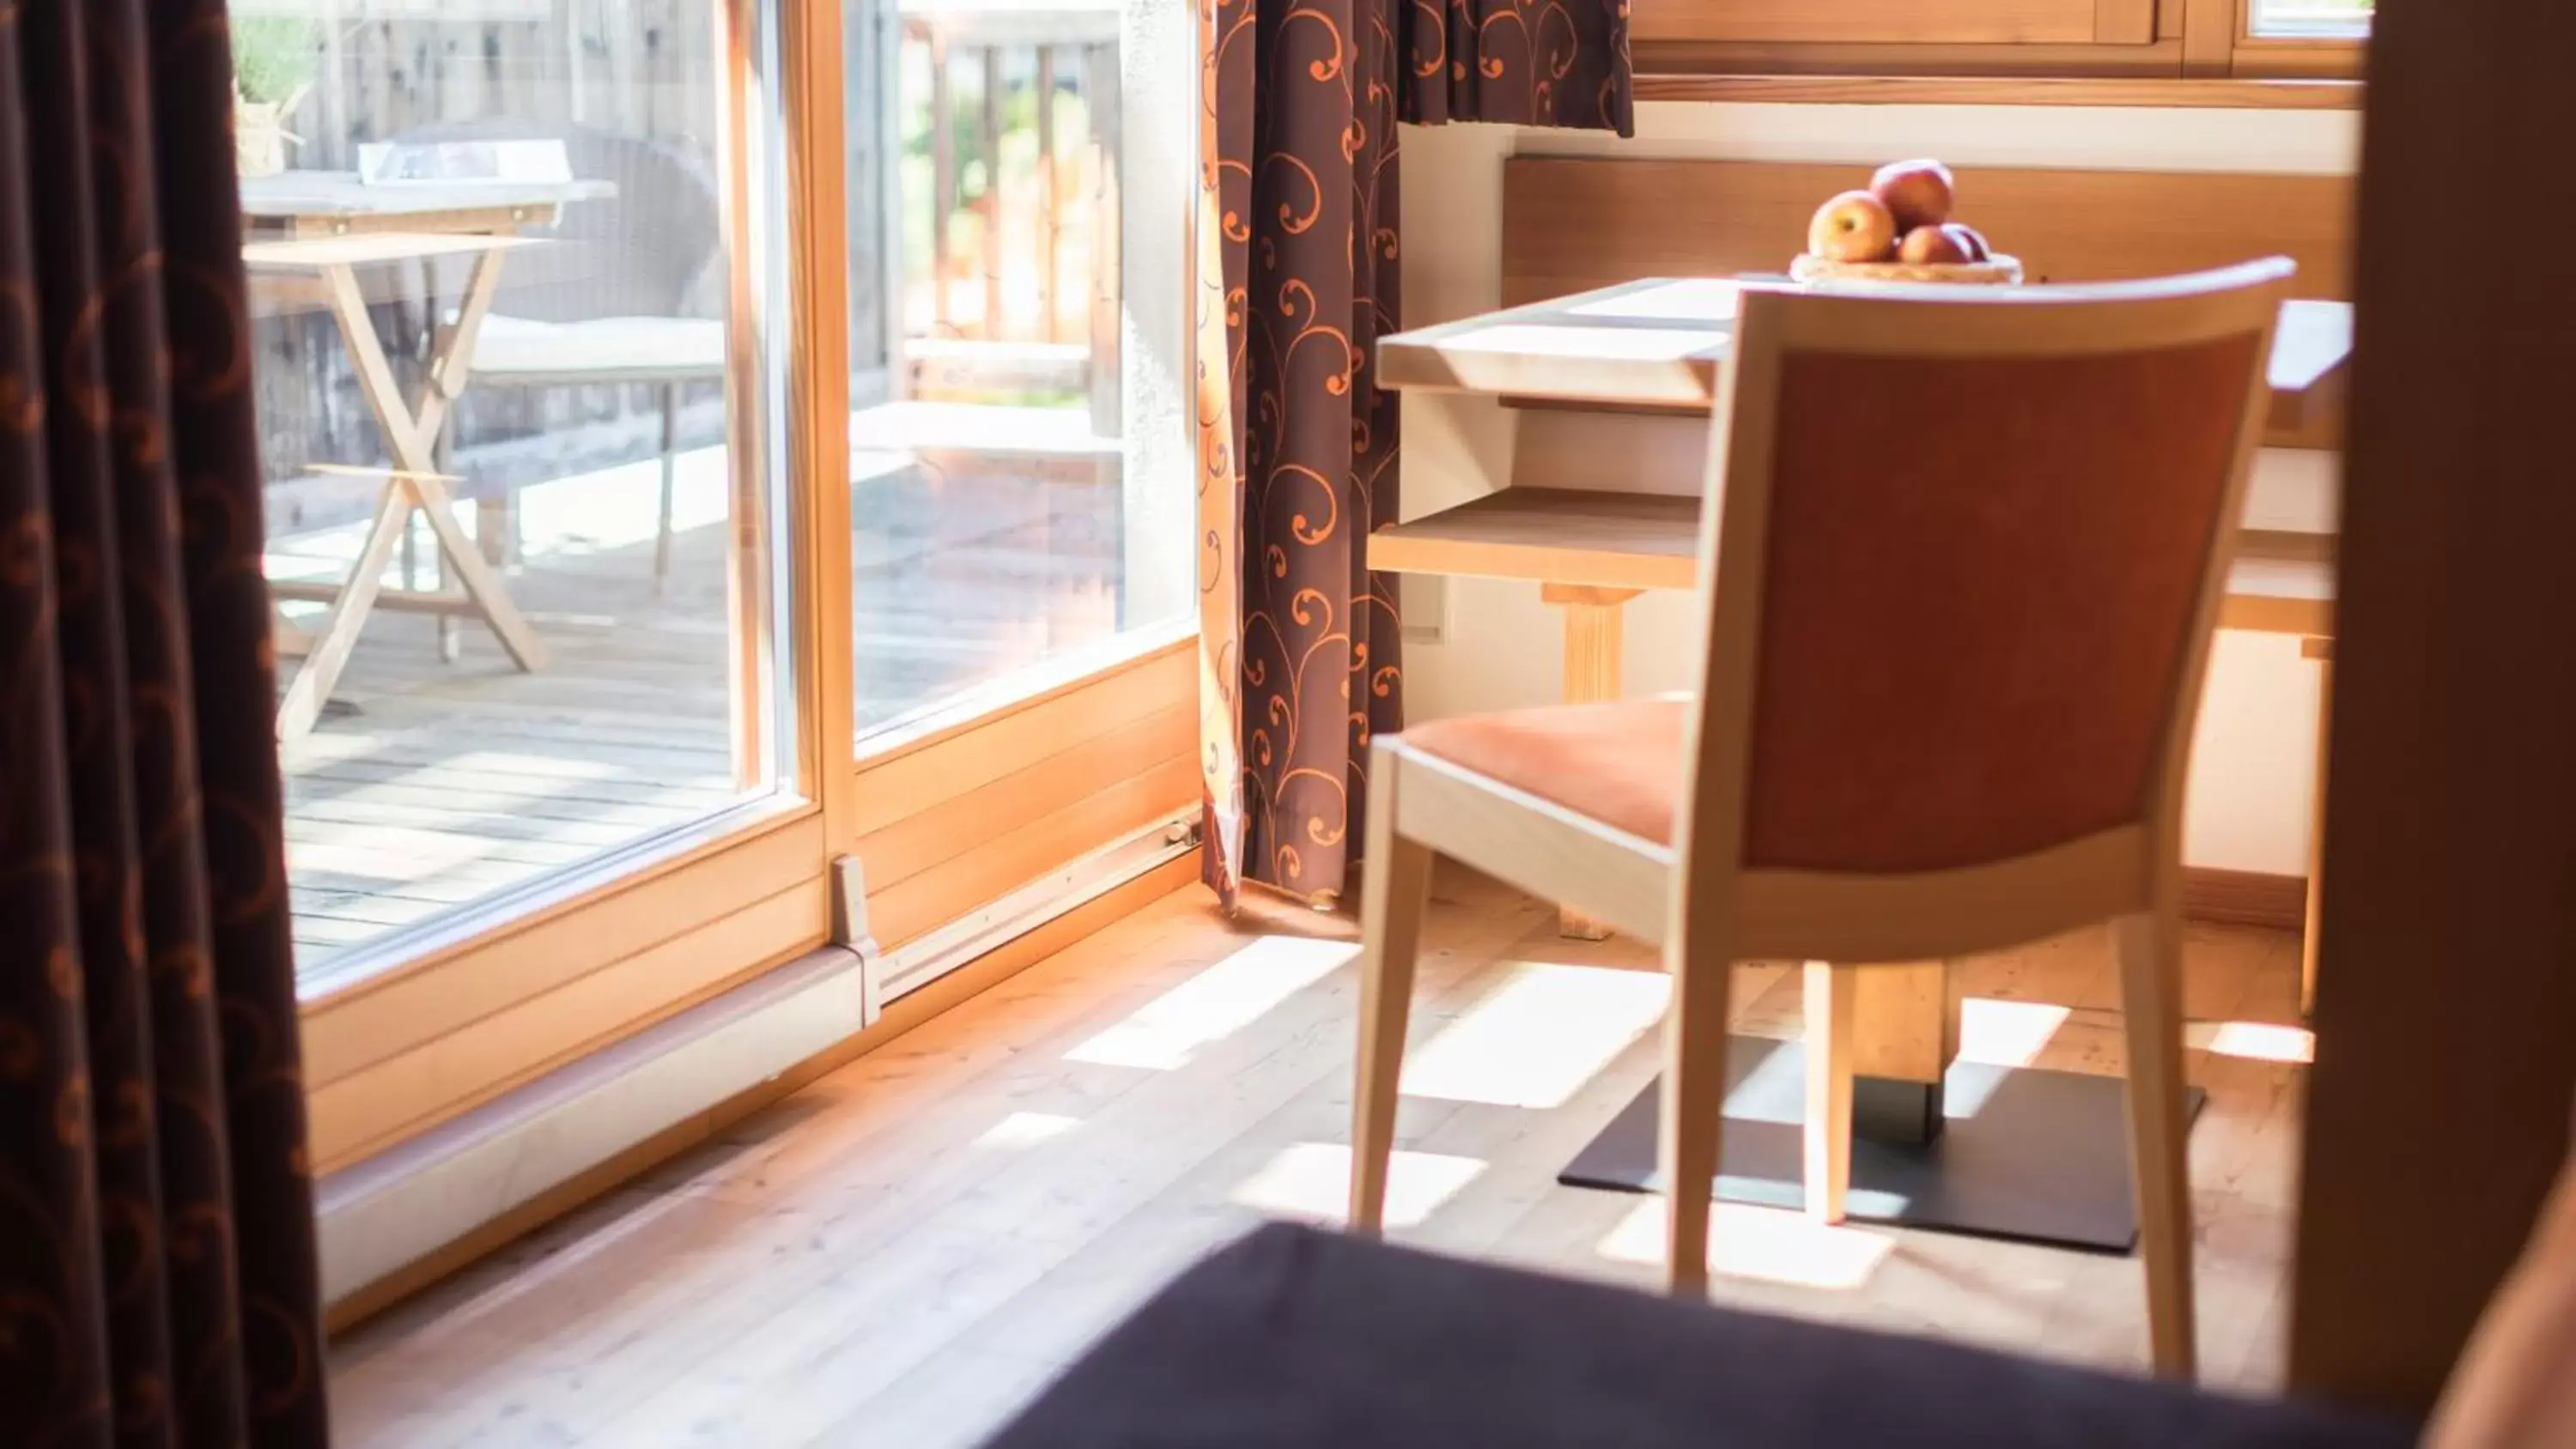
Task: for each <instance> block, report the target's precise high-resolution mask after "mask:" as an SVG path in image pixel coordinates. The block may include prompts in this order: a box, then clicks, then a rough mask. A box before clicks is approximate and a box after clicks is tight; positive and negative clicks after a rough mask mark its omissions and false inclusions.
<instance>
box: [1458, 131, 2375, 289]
mask: <svg viewBox="0 0 2576 1449" xmlns="http://www.w3.org/2000/svg"><path fill="white" fill-rule="evenodd" d="M1505 167H1506V169H1505V172H1504V181H1503V258H1502V260H1503V301H1504V302H1505V303H1506V304H1508V305H1517V304H1519V303H1522V302H1535V301H1541V300H1544V299H1546V298H1549V297H1561V296H1564V295H1566V294H1567V293H1570V292H1580V291H1584V290H1586V289H1588V288H1592V287H1601V286H1607V285H1609V284H1611V283H1613V282H1625V281H1631V280H1634V279H1636V278H1638V277H1655V276H1694V275H1698V276H1705V275H1712V274H1723V273H1729V272H1778V271H1782V270H1784V269H1785V268H1786V267H1787V266H1788V265H1789V259H1790V258H1791V257H1792V256H1794V255H1796V254H1797V253H1798V252H1800V251H1802V250H1804V249H1805V247H1806V239H1807V221H1808V218H1809V217H1811V216H1812V215H1813V214H1814V213H1815V210H1816V207H1817V206H1818V205H1820V204H1821V203H1822V202H1823V201H1824V200H1825V198H1827V197H1829V196H1831V195H1833V194H1834V193H1835V192H1837V191H1844V190H1848V189H1850V188H1852V187H1855V186H1860V185H1864V184H1866V183H1867V181H1868V180H1869V168H1868V167H1865V166H1833V165H1810V164H1803V163H1783V162H1767V161H1700V160H1610V159H1595V158H1588V157H1515V158H1513V159H1512V160H1510V161H1508V162H1506V163H1505ZM2351 210H2352V183H2351V181H2350V180H2349V179H2348V178H2344V177H2336V176H2284V175H2227V174H2209V173H2186V172H2161V171H2073V170H2067V171H2057V170H2025V169H2014V168H2002V167H1963V168H1961V170H1960V173H1959V212H1958V215H1959V219H1960V220H1962V221H1965V222H1968V223H1969V224H1971V225H1973V226H1975V227H1977V228H1978V229H1979V230H1980V231H1982V232H1984V233H1985V234H1986V236H1987V238H1988V239H1989V240H1990V241H1992V242H1993V243H1994V245H1995V246H1996V248H1997V249H1999V250H2001V251H2005V252H2009V253H2011V254H2012V255H2014V256H2017V257H2019V258H2021V259H2022V263H2023V265H2024V267H2025V268H2027V269H2028V270H2029V273H2030V276H2031V279H2032V280H2033V281H2056V282H2075V281H2101V280H2108V279H2113V278H2121V277H2147V276H2156V275H2160V274H2165V273H2172V272H2189V271H2198V270H2201V269H2203V268H2207V267H2217V266H2225V265H2227V264H2229V263H2232V262H2240V261H2244V260H2246V259H2248V258H2250V257H2258V256H2266V255H2270V254H2272V253H2276V252H2277V253H2280V254H2282V255H2285V256H2288V257H2290V258H2291V259H2292V260H2294V261H2296V262H2297V263H2298V264H2299V277H2298V281H2297V284H2296V287H2295V291H2296V294H2297V295H2299V296H2302V297H2328V298H2340V297H2344V296H2346V295H2348V291H2349V287H2350V275H2351V273H2350V260H2349V252H2350V246H2351V243H2350V235H2351V227H2350V216H2351Z"/></svg>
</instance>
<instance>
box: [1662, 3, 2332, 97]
mask: <svg viewBox="0 0 2576 1449" xmlns="http://www.w3.org/2000/svg"><path fill="white" fill-rule="evenodd" d="M2371 3H2372V0H1638V4H1637V5H1636V7H1635V10H1634V15H1635V20H1634V24H1633V29H1632V32H1631V33H1632V36H1633V39H1634V43H1635V45H1636V51H1637V64H1638V69H1639V70H1640V71H1641V72H1642V73H1644V74H1646V75H1648V76H1667V77H1670V76H1715V77H1726V78H1734V79H1758V78H1761V77H1794V76H1811V77H1834V78H1836V79H1837V80H1838V81H1842V82H1844V84H1842V85H1839V86H1835V85H1827V84H1824V83H1822V82H1820V81H1819V82H1808V83H1806V84H1804V85H1802V86H1788V85H1775V86H1772V87H1770V88H1769V89H1770V90H1771V91H1774V92H1776V93H1778V94H1779V95H1780V97H1781V98H1783V99H1820V100H1822V99H1835V100H1847V99H1852V98H1853V97H1854V95H1855V92H1854V90H1853V87H1852V85H1851V84H1850V83H1851V82H1855V81H1867V80H1869V79H1872V78H1923V79H1934V78H1938V79H1943V80H1951V81H1956V80H1961V79H1971V78H1996V77H2015V78H2027V79H2031V80H2038V81H2049V82H2057V81H2064V80H2070V79H2088V78H2089V79H2096V80H2106V81H2107V80H2120V81H2131V82H2135V81H2146V80H2158V81H2162V80H2186V79H2191V80H2226V79H2237V80H2248V81H2260V80H2266V79H2334V78H2347V79H2348V78H2350V77H2353V76H2355V75H2357V74H2358V73H2359V71H2360V62H2361V45H2360V42H2361V40H2362V39H2363V38H2364V37H2366V35H2367V34H2368V31H2369V23H2370V10H2371ZM1918 89H1921V90H1922V92H1923V98H1925V99H1934V100H2048V101H2063V100H2068V99H2082V98H2083V95H2082V93H2081V92H2080V91H2078V90H2072V89H2070V88H2068V87H2065V86H2062V85H2048V86H2034V87H2031V88H2029V89H2027V90H2026V91H2024V92H2021V93H2018V94H2016V93H2014V92H2012V91H2011V90H2010V89H2009V88H2007V87H2001V86H1986V87H1951V88H1950V89H1949V90H1948V91H1947V92H1946V93H1944V94H1940V95H1934V94H1932V93H1931V89H1930V88H1928V87H1918ZM2098 89H2099V95H2100V98H2101V99H2103V100H2106V101H2114V102H2118V103H2124V104H2132V105H2134V104H2154V103H2156V98H2155V97H2154V96H2152V95H2151V94H2150V93H2148V92H2145V91H2141V90H2139V89H2136V88H2135V87H2134V86H2131V87H2128V88H2121V87H2113V86H2103V87H2100V88H2098ZM1745 90H1746V93H1749V94H1760V93H1762V92H1763V90H1764V88H1763V87H1761V86H1758V85H1748V86H1747V87H1746V88H1745ZM1808 92H1812V94H1808ZM1656 93H1657V94H1660V95H1662V96H1665V97H1669V98H1673V99H1683V98H1688V97H1690V96H1692V95H1693V94H1706V95H1709V96H1712V97H1716V96H1723V95H1727V94H1733V93H1734V92H1731V91H1729V90H1726V89H1724V88H1714V89H1705V90H1702V91H1698V92H1695V91H1694V90H1693V89H1692V88H1691V87H1689V86H1687V85H1681V86H1675V87H1672V88H1669V89H1664V90H1661V91H1659V92H1656ZM1868 98H1870V99H1889V100H1892V99H1902V98H1903V97H1901V96H1899V95H1897V94H1895V93H1893V92H1891V91H1887V90H1886V89H1885V88H1884V87H1881V88H1879V90H1878V92H1877V93H1876V94H1873V95H1869V96H1868ZM2267 99H2268V100H2271V101H2274V102H2277V103H2281V104H2297V105H2315V104H2320V103H2324V104H2334V103H2338V101H2339V99H2342V100H2348V97H2347V98H2338V97H2337V96H2336V95H2334V94H2333V93H2331V92H2321V91H2318V90H2316V89H2315V88H2309V89H2306V90H2299V89H2297V88H2290V87H2274V88H2271V89H2270V90H2269V92H2268V93H2267V92H2266V91H2265V90H2264V89H2263V88H2259V87H2248V88H2246V90H2245V93H2244V95H2243V96H2242V97H2241V98H2231V99H2230V101H2229V103H2230V104H2237V103H2243V104H2262V103H2264V102H2265V101H2266V100H2267ZM2173 102H2174V103H2179V104H2189V103H2190V102H2189V101H2187V100H2185V99H2184V98H2183V97H2180V96H2176V97H2174V98H2173Z"/></svg>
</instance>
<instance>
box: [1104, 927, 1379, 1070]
mask: <svg viewBox="0 0 2576 1449" xmlns="http://www.w3.org/2000/svg"><path fill="white" fill-rule="evenodd" d="M1358 954H1359V947H1357V946H1355V945H1352V944H1350V943H1349V942H1347V941H1317V940H1311V939H1308V938H1306V937H1302V936H1264V937H1262V938H1261V939H1259V940H1257V941H1254V942H1253V943H1252V944H1251V945H1248V946H1246V947H1244V948H1243V949H1242V950H1240V951H1237V952H1235V953H1234V954H1233V955H1231V956H1228V957H1226V958H1225V959H1224V960H1222V961H1219V962H1217V963H1216V964H1215V965H1213V966H1210V967H1208V968H1207V969H1206V970H1204V971H1201V972H1200V973H1199V974H1197V975H1196V976H1193V977H1191V978H1190V979H1189V980H1187V981H1184V982H1182V983H1181V984H1180V985H1178V986H1175V987H1173V988H1172V989H1171V990H1169V991H1166V992H1164V993H1163V994H1162V995H1160V996H1158V997H1156V998H1154V999H1153V1000H1152V1001H1149V1002H1147V1003H1146V1004H1145V1005H1143V1006H1142V1007H1139V1008H1137V1010H1136V1011H1135V1013H1134V1014H1132V1015H1130V1016H1129V1017H1128V1018H1127V1019H1126V1020H1125V1021H1122V1022H1120V1023H1118V1024H1117V1025H1115V1026H1113V1027H1111V1028H1109V1029H1108V1030H1107V1031H1104V1032H1102V1033H1100V1034H1099V1035H1098V1036H1095V1037H1093V1038H1091V1039H1090V1040H1089V1041H1086V1042H1084V1043H1082V1044H1081V1045H1080V1046H1077V1047H1075V1048H1074V1049H1073V1050H1071V1051H1069V1052H1066V1053H1065V1054H1064V1055H1065V1060H1066V1061H1072V1062H1090V1063H1092V1064H1094V1065H1097V1066H1104V1067H1143V1068H1146V1069H1148V1070H1152V1071H1170V1070H1172V1069H1173V1068H1175V1067H1179V1066H1182V1065H1184V1064H1185V1063H1187V1062H1188V1061H1189V1060H1190V1057H1191V1055H1192V1054H1193V1053H1195V1052H1196V1051H1197V1050H1198V1049H1199V1048H1201V1047H1204V1046H1206V1045H1208V1044H1209V1043H1211V1042H1216V1041H1221V1040H1223V1039H1224V1038H1226V1037H1228V1036H1230V1035H1232V1034H1233V1033H1235V1032H1237V1031H1240V1030H1242V1029H1243V1028H1244V1027H1247V1026H1249V1025H1251V1024H1252V1023H1253V1022H1256V1021H1258V1020H1260V1019H1261V1018H1262V1017H1263V1016H1264V1015H1265V1014H1267V1013H1268V1012H1269V1011H1270V1010H1271V1008H1273V1007H1275V1006H1277V1005H1279V1003H1281V1002H1283V1001H1286V1000H1287V999H1288V998H1289V997H1291V996H1294V995H1296V994H1297V993H1298V992H1300V991H1303V990H1305V989H1306V988H1307V987H1309V986H1312V985H1314V984H1315V983H1316V982H1318V981H1320V980H1322V979H1323V978H1324V977H1326V976H1329V975H1331V974H1332V973H1333V972H1334V971H1335V970H1337V969H1339V968H1340V967H1341V966H1342V964H1343V963H1345V962H1347V961H1349V960H1350V959H1351V958H1353V957H1354V956H1357V955H1358Z"/></svg>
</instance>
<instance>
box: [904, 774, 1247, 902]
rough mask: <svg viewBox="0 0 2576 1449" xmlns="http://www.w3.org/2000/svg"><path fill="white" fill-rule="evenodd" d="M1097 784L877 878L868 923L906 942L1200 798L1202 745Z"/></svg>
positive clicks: (992, 825)
mask: <svg viewBox="0 0 2576 1449" xmlns="http://www.w3.org/2000/svg"><path fill="white" fill-rule="evenodd" d="M1095 784H1097V785H1098V788H1096V789H1094V790H1092V791H1091V792H1090V793H1088V794H1085V795H1083V796H1081V797H1080V798H1078V799H1075V800H1073V801H1072V802H1070V803H1068V804H1066V805H1063V806H1061V807H1059V808H1057V809H1055V810H1052V811H1050V812H1048V813H1046V814H1043V815H1028V814H1019V815H1014V816H1011V817H1008V818H1005V819H1000V820H994V819H989V818H988V819H986V820H985V821H984V824H985V826H986V828H987V829H988V830H989V831H990V832H991V833H990V834H989V835H988V836H987V838H986V839H985V840H984V841H983V842H982V843H980V844H979V845H977V846H976V848H975V849H973V850H970V851H968V852H966V853H964V854H962V855H957V856H952V857H950V858H949V859H947V860H945V861H942V862H940V863H939V864H937V865H934V866H931V867H930V868H928V869H926V870H921V871H916V872H913V873H912V874H910V875H907V876H905V877H904V878H903V879H902V880H900V881H898V882H896V883H895V884H894V885H892V886H889V887H885V888H882V889H880V888H879V887H878V886H877V885H876V884H875V882H873V881H871V882H870V883H869V886H868V927H869V929H870V931H872V932H873V933H874V934H875V936H876V938H877V941H878V942H879V944H881V945H884V946H888V947H893V946H899V945H901V944H903V943H904V942H906V941H909V940H911V939H912V938H913V937H915V936H918V935H920V934H922V933H923V932H925V931H929V930H934V929H936V928H938V927H940V926H943V925H946V924H947V923H948V922H950V921H953V920H956V919H957V918H958V917H960V916H963V915H964V914H966V913H967V912H968V911H971V910H974V909H975V908H976V907H978V906H981V905H984V904H986V903H987V902H990V901H992V900H995V899H997V898H999V897H1000V896H1002V895H1004V894H1005V893H1007V892H1009V891H1011V890H1013V889H1015V888H1017V887H1019V886H1022V885H1026V884H1027V883H1029V882H1030V881H1033V880H1035V879H1037V878H1038V877H1039V876H1042V875H1044V874H1046V873H1047V872H1048V871H1050V870H1053V869H1055V868H1056V867H1058V866H1061V865H1068V864H1071V863H1072V862H1073V861H1075V860H1078V859H1080V858H1081V857H1082V856H1084V855H1087V854H1089V853H1090V852H1091V851H1094V850H1097V849H1099V848H1100V847H1101V846H1103V845H1105V844H1108V843H1109V842H1110V841H1112V840H1114V839H1116V838H1117V837H1118V836H1120V835H1122V834H1125V833H1126V832H1128V831H1131V830H1135V829H1138V828H1140V827H1142V826H1145V825H1148V824H1151V823H1152V822H1153V821H1155V820H1157V819H1159V818H1161V817H1163V816H1166V815H1169V814H1171V813H1173V812H1175V811H1178V810H1183V809H1187V808H1189V807H1190V806H1191V805H1193V804H1195V803H1196V802H1197V800H1198V798H1199V768H1198V760H1197V758H1196V753H1195V751H1184V752H1182V753H1181V754H1180V755H1178V756H1176V757H1174V758H1172V759H1170V760H1167V761H1165V762H1164V763H1162V764H1160V765H1157V766H1155V767H1154V768H1153V769H1152V770H1151V771H1149V772H1148V773H1145V774H1142V775H1136V776H1132V777H1129V778H1127V779H1124V780H1115V781H1101V782H1095ZM1014 821H1025V822H1026V823H1024V824H1018V825H1016V826H1015V825H1014V823H1013V822H1014Z"/></svg>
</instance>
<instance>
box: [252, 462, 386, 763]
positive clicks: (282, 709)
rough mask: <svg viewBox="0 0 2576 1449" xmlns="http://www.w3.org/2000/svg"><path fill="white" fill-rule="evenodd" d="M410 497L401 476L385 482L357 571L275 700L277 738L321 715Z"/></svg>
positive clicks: (372, 601)
mask: <svg viewBox="0 0 2576 1449" xmlns="http://www.w3.org/2000/svg"><path fill="white" fill-rule="evenodd" d="M412 496H413V495H412V493H411V491H410V489H409V488H408V486H407V485H406V484H405V483H404V481H403V480H402V479H401V478H388V479H386V480H385V491H384V494H383V496H382V497H380V498H378V499H377V500H376V519H375V522H374V523H372V524H370V525H369V526H368V529H367V537H366V541H365V542H364V543H362V544H361V545H359V548H358V563H357V567H356V568H354V569H352V570H351V571H350V573H349V581H348V583H346V584H344V585H342V586H341V589H340V596H339V597H338V598H336V599H333V600H332V601H331V608H330V611H329V612H328V613H325V614H324V615H323V616H322V626H321V627H320V628H318V629H316V630H314V631H313V632H312V634H311V635H310V636H309V643H308V645H307V647H306V649H305V653H304V664H303V666H302V667H301V668H299V669H297V670H296V671H295V678H294V679H293V680H292V681H291V682H290V683H288V685H287V686H286V695H285V698H283V699H282V700H280V701H279V702H278V706H277V734H278V738H280V739H288V740H291V739H296V738H299V737H301V736H303V735H305V734H308V733H310V732H311V731H312V729H313V725H314V722H315V721H317V720H319V719H320V718H321V717H322V705H323V703H324V702H325V701H327V700H328V699H330V697H331V687H332V686H333V685H335V684H337V683H339V682H340V671H341V670H342V669H345V668H347V667H348V664H349V655H350V652H351V651H353V650H355V649H356V648H357V647H358V631H359V630H360V629H361V628H363V627H364V626H365V625H366V622H367V615H368V614H369V613H370V612H372V611H373V610H374V609H375V607H376V594H377V593H378V592H379V591H380V590H381V589H382V588H383V587H384V579H385V569H386V567H387V566H389V565H390V564H391V563H392V562H393V557H394V549H395V546H396V545H398V544H400V543H401V542H402V536H403V533H404V532H405V531H406V530H407V529H408V528H409V526H410V523H411V512H412Z"/></svg>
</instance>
